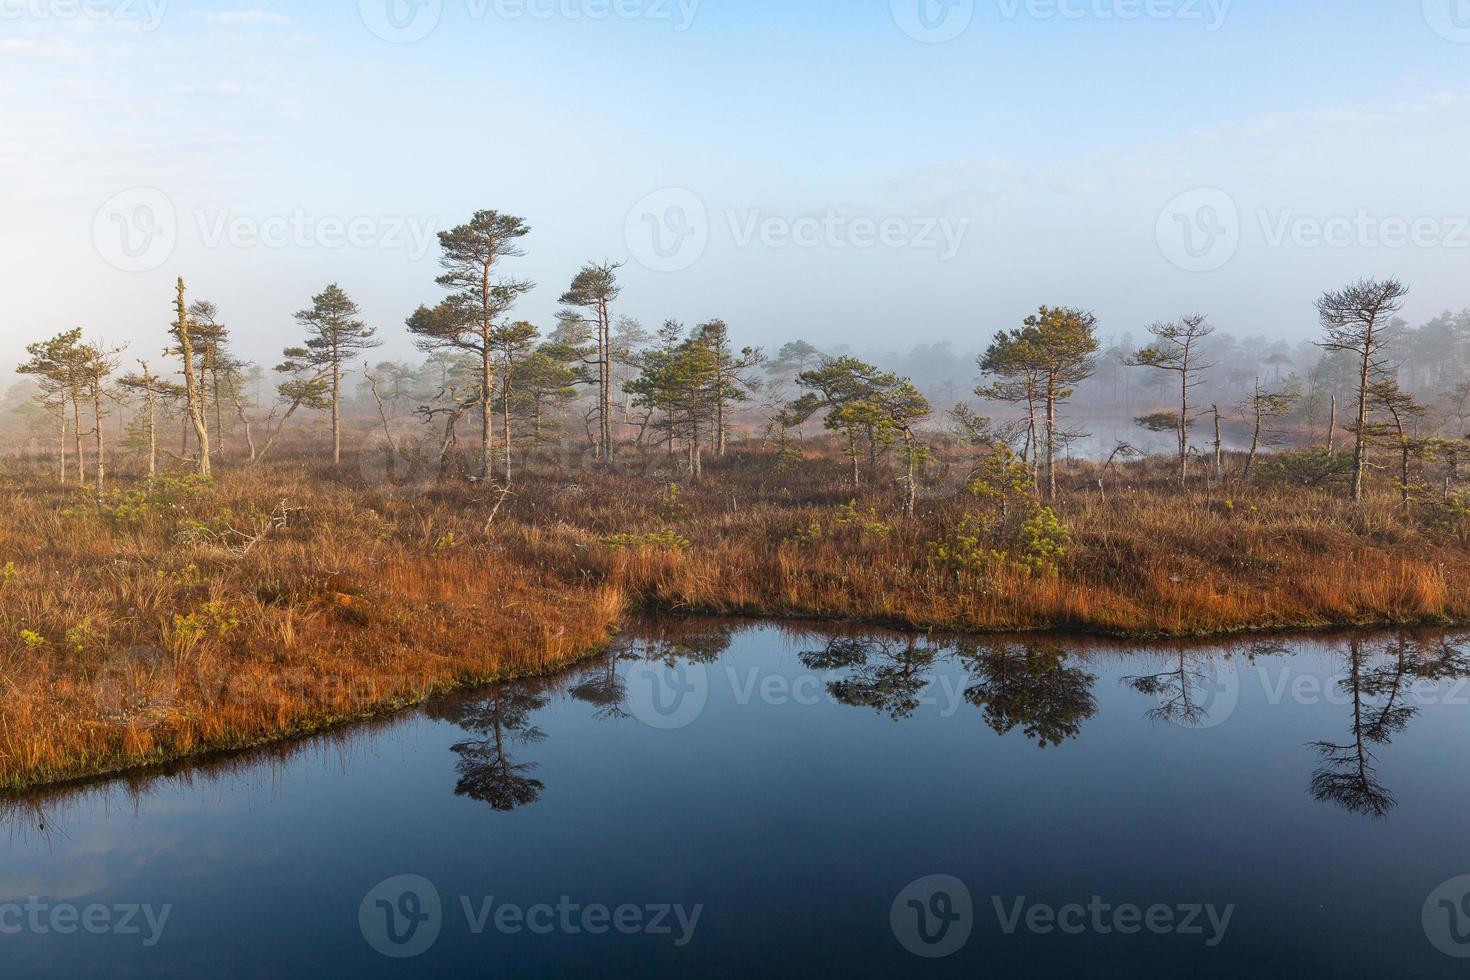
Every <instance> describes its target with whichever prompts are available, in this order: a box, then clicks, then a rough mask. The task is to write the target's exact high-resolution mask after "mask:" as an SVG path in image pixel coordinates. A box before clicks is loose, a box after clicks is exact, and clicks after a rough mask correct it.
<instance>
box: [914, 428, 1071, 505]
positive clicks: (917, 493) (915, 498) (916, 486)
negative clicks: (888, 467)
mask: <svg viewBox="0 0 1470 980" xmlns="http://www.w3.org/2000/svg"><path fill="white" fill-rule="evenodd" d="M903 450H904V455H905V456H906V457H908V476H907V481H906V482H907V494H906V499H905V503H904V512H905V513H907V514H908V515H909V516H910V517H913V516H914V511H915V509H916V508H917V506H918V502H919V488H918V482H917V481H916V479H915V476H914V466H915V462H916V461H915V458H914V430H912V429H910V428H909V427H908V426H904V427H903ZM1052 491H1053V493H1055V491H1056V487H1055V486H1053V487H1052Z"/></svg>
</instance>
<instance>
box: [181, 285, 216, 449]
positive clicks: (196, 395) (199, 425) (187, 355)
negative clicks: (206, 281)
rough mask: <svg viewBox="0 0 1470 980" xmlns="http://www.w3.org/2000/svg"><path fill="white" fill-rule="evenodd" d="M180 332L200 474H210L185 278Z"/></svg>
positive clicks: (207, 431)
mask: <svg viewBox="0 0 1470 980" xmlns="http://www.w3.org/2000/svg"><path fill="white" fill-rule="evenodd" d="M178 292H179V298H178V304H179V305H178V316H179V318H178V334H179V347H180V353H181V354H182V355H183V359H184V391H185V393H186V394H187V396H188V411H189V421H191V422H193V423H194V438H195V439H196V440H197V442H198V443H199V463H198V468H199V474H200V475H201V476H209V473H210V465H209V427H208V426H207V425H206V424H205V421H204V406H203V405H202V404H201V401H202V399H201V397H200V395H201V392H200V388H199V380H200V379H198V378H197V377H195V371H194V342H193V340H192V339H191V338H190V337H189V313H188V307H186V306H185V304H184V280H183V279H180V280H179V285H178Z"/></svg>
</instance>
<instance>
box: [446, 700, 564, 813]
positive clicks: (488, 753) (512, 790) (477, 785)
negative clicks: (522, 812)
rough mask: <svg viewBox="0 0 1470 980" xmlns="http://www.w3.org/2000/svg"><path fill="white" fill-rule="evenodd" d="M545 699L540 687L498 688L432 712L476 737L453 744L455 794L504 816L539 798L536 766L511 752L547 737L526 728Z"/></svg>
mask: <svg viewBox="0 0 1470 980" xmlns="http://www.w3.org/2000/svg"><path fill="white" fill-rule="evenodd" d="M549 700H550V699H549V698H547V696H546V695H545V694H543V693H542V691H541V690H540V687H539V685H533V684H502V685H500V686H499V687H496V688H495V689H493V690H492V691H491V692H490V693H489V694H488V696H486V697H484V698H480V699H475V700H467V701H461V702H458V703H455V704H451V705H445V706H443V707H442V708H440V709H439V710H438V711H434V712H431V714H433V715H434V716H435V717H438V718H440V719H441V720H444V721H451V722H453V723H454V724H456V725H458V726H459V727H461V728H463V729H464V730H465V731H466V732H468V733H470V734H472V735H475V736H478V737H476V738H470V739H465V740H464V741H462V742H457V743H455V745H454V746H452V749H453V751H454V753H455V754H456V755H458V756H459V762H458V763H457V764H456V765H455V769H456V771H457V772H458V773H459V785H457V786H456V787H455V789H454V792H455V795H457V796H464V797H468V798H469V799H472V800H479V801H481V802H483V803H488V804H490V806H492V807H494V808H495V809H496V810H500V811H502V812H507V813H508V812H510V811H511V810H515V809H517V808H519V807H523V806H528V805H529V804H532V803H535V802H537V801H538V800H540V799H541V791H542V790H544V789H545V788H546V786H545V784H543V783H542V782H541V780H539V779H535V778H533V777H532V776H531V775H530V774H531V773H533V772H535V771H536V769H537V768H538V765H537V764H536V763H534V762H524V763H518V762H516V761H515V760H514V759H513V758H512V757H511V753H510V750H511V747H512V746H524V745H534V744H535V743H537V742H540V741H543V740H544V739H545V738H546V733H545V732H543V731H542V730H541V729H539V728H537V727H535V726H534V725H532V724H531V716H532V715H533V714H534V713H535V712H537V711H539V710H541V709H542V708H544V707H546V705H547V704H548V703H549Z"/></svg>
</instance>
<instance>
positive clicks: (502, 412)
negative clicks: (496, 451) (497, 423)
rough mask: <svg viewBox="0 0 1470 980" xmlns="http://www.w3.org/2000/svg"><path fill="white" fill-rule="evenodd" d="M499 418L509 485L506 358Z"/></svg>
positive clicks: (509, 447) (508, 406)
mask: <svg viewBox="0 0 1470 980" xmlns="http://www.w3.org/2000/svg"><path fill="white" fill-rule="evenodd" d="M500 418H501V430H500V434H501V440H500V441H501V443H502V444H503V445H504V447H505V449H504V451H505V485H506V486H507V487H508V486H510V475H511V461H510V450H511V445H510V362H509V361H508V360H507V362H506V366H505V380H503V381H502V382H501V383H500Z"/></svg>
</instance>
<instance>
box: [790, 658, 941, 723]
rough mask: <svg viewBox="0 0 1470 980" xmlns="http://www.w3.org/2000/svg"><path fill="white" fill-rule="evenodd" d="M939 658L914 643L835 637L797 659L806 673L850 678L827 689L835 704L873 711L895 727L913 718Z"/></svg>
mask: <svg viewBox="0 0 1470 980" xmlns="http://www.w3.org/2000/svg"><path fill="white" fill-rule="evenodd" d="M938 658H939V651H938V650H936V649H934V648H933V647H929V646H927V645H921V644H920V642H919V638H918V637H909V638H908V639H907V640H904V641H896V640H892V639H888V638H882V639H859V638H852V637H837V638H834V639H832V640H831V641H830V642H828V644H827V646H826V647H825V648H823V649H821V650H816V651H812V652H809V653H803V654H801V662H802V664H803V665H804V666H805V667H806V668H807V670H811V671H818V672H821V673H833V672H836V671H839V670H843V671H850V672H851V675H850V676H848V677H844V678H842V679H840V680H834V681H829V682H828V684H827V690H828V692H830V693H831V695H832V697H833V698H834V699H836V700H837V702H838V703H839V704H846V705H851V706H852V707H855V708H872V709H873V710H875V711H877V712H879V713H880V714H883V713H886V714H887V715H888V716H889V717H890V718H892V719H893V720H894V721H901V720H903V719H905V718H910V717H913V714H914V712H915V711H916V710H917V709H918V707H919V705H920V704H921V703H922V702H923V696H924V691H925V689H926V688H927V687H928V686H929V672H930V670H931V669H932V668H933V667H934V663H935V661H936V660H937V659H938Z"/></svg>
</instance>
